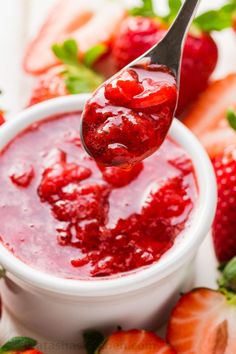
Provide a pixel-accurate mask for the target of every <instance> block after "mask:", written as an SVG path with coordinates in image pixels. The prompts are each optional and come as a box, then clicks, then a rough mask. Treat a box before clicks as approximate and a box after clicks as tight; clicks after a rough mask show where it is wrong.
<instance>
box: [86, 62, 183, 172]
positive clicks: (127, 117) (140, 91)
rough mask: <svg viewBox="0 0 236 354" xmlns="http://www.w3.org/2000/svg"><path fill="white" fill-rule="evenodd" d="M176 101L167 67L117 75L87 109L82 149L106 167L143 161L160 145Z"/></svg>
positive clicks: (174, 83) (133, 70) (138, 69)
mask: <svg viewBox="0 0 236 354" xmlns="http://www.w3.org/2000/svg"><path fill="white" fill-rule="evenodd" d="M176 101H177V88H176V80H175V77H174V76H173V75H172V73H171V72H170V71H169V70H168V69H167V68H166V67H165V66H158V65H154V64H152V65H148V64H145V65H144V64H143V65H142V66H141V65H139V66H136V67H132V69H125V70H123V71H121V72H119V73H118V74H117V75H115V76H114V77H113V78H112V79H111V80H110V81H109V82H108V83H106V84H105V85H103V86H101V87H100V88H99V89H98V90H97V91H96V92H95V94H94V95H93V97H92V98H91V99H90V100H89V101H88V102H87V104H86V106H85V109H84V112H83V121H82V131H81V132H82V137H83V143H84V146H85V148H86V149H87V151H88V153H89V154H90V155H91V156H92V157H93V158H94V159H95V160H96V161H97V162H98V163H100V164H103V165H105V166H122V167H126V166H132V165H134V164H135V163H137V162H140V161H142V160H143V159H144V158H146V157H147V156H149V155H151V154H152V153H153V152H154V151H156V150H157V149H158V148H159V147H160V145H161V144H162V143H163V141H164V139H165V137H166V134H167V132H168V129H169V127H170V125H171V122H172V119H173V114H174V111H175V107H176Z"/></svg>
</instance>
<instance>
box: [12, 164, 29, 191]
mask: <svg viewBox="0 0 236 354" xmlns="http://www.w3.org/2000/svg"><path fill="white" fill-rule="evenodd" d="M9 177H10V179H11V181H12V183H14V184H15V185H16V186H18V187H25V188H26V187H28V186H29V185H30V183H31V181H32V179H33V178H34V168H33V166H32V165H28V164H27V163H19V164H18V165H16V166H15V167H14V168H13V169H12V170H11V171H10V174H9Z"/></svg>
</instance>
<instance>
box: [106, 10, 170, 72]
mask: <svg viewBox="0 0 236 354" xmlns="http://www.w3.org/2000/svg"><path fill="white" fill-rule="evenodd" d="M165 33H166V32H165V31H164V30H162V29H161V25H160V23H158V22H157V21H155V20H154V19H152V18H148V17H144V16H137V17H135V16H129V17H127V18H126V19H125V20H124V21H123V22H122V24H121V26H120V29H119V32H118V34H117V36H116V38H115V40H114V43H113V51H112V55H113V57H114V59H115V62H116V64H117V67H118V68H119V69H121V68H123V67H124V66H126V65H127V64H129V63H130V62H131V61H133V60H134V59H136V58H138V57H139V56H140V55H142V54H143V53H145V52H146V51H147V50H148V49H150V48H151V47H152V46H153V45H154V44H156V43H157V42H159V41H160V39H161V38H162V37H163V36H164V35H165Z"/></svg>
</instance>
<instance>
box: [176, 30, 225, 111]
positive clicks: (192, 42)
mask: <svg viewBox="0 0 236 354" xmlns="http://www.w3.org/2000/svg"><path fill="white" fill-rule="evenodd" d="M217 61H218V49H217V46H216V43H215V41H214V40H213V39H212V37H211V36H210V35H209V34H205V33H202V34H200V35H199V36H193V35H188V37H187V40H186V42H185V47H184V52H183V61H182V66H181V76H180V91H179V103H178V109H177V114H179V113H181V112H183V110H184V109H185V108H186V107H187V106H188V105H189V104H190V103H191V102H192V101H193V100H194V99H195V98H196V97H197V96H198V95H199V93H200V92H202V91H203V90H204V89H205V88H206V87H207V85H208V82H209V78H210V76H211V74H212V73H213V71H214V69H215V67H216V64H217ZM190 78H191V85H190V81H189V80H190Z"/></svg>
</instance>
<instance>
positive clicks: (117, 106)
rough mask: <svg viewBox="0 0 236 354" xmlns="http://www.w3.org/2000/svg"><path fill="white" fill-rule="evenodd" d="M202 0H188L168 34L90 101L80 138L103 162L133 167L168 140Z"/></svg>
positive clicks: (94, 156) (95, 157)
mask: <svg viewBox="0 0 236 354" xmlns="http://www.w3.org/2000/svg"><path fill="white" fill-rule="evenodd" d="M199 1H200V0H186V1H185V3H184V5H183V6H182V9H181V10H180V13H179V15H178V16H177V18H176V20H175V22H174V24H173V25H172V27H171V28H170V30H169V32H168V33H167V35H166V36H165V38H164V39H163V40H162V41H161V42H160V43H158V44H157V45H156V46H154V47H153V48H151V50H149V51H148V52H147V53H145V54H144V55H143V56H141V57H140V58H138V59H136V60H135V61H134V62H132V63H131V64H129V65H128V66H127V67H126V68H125V69H123V70H122V71H120V72H119V73H118V74H116V75H115V76H113V77H112V78H111V79H109V80H108V81H106V82H105V83H104V84H103V85H102V86H100V87H99V88H98V89H97V91H96V92H95V93H94V95H93V97H92V98H91V99H90V100H89V101H88V102H87V104H86V105H85V108H84V112H83V115H82V124H81V138H82V142H83V144H84V147H85V149H86V150H87V152H88V153H89V154H90V155H91V156H92V157H93V158H94V159H95V160H96V161H97V162H98V163H100V164H103V165H105V166H120V167H123V168H131V167H132V166H133V165H134V164H136V163H137V162H140V161H142V160H143V159H145V158H146V157H148V156H150V155H151V154H152V153H153V152H154V151H156V150H157V149H158V148H159V147H160V146H161V144H162V143H163V141H164V139H165V137H166V135H167V132H168V130H169V128H170V125H171V123H172V120H173V116H174V113H175V108H176V105H177V96H178V90H177V86H178V81H179V68H180V64H181V53H182V48H183V43H184V38H185V35H186V33H187V30H188V28H189V26H190V24H191V20H192V18H193V15H194V13H195V10H196V8H197V5H198V3H199Z"/></svg>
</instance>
